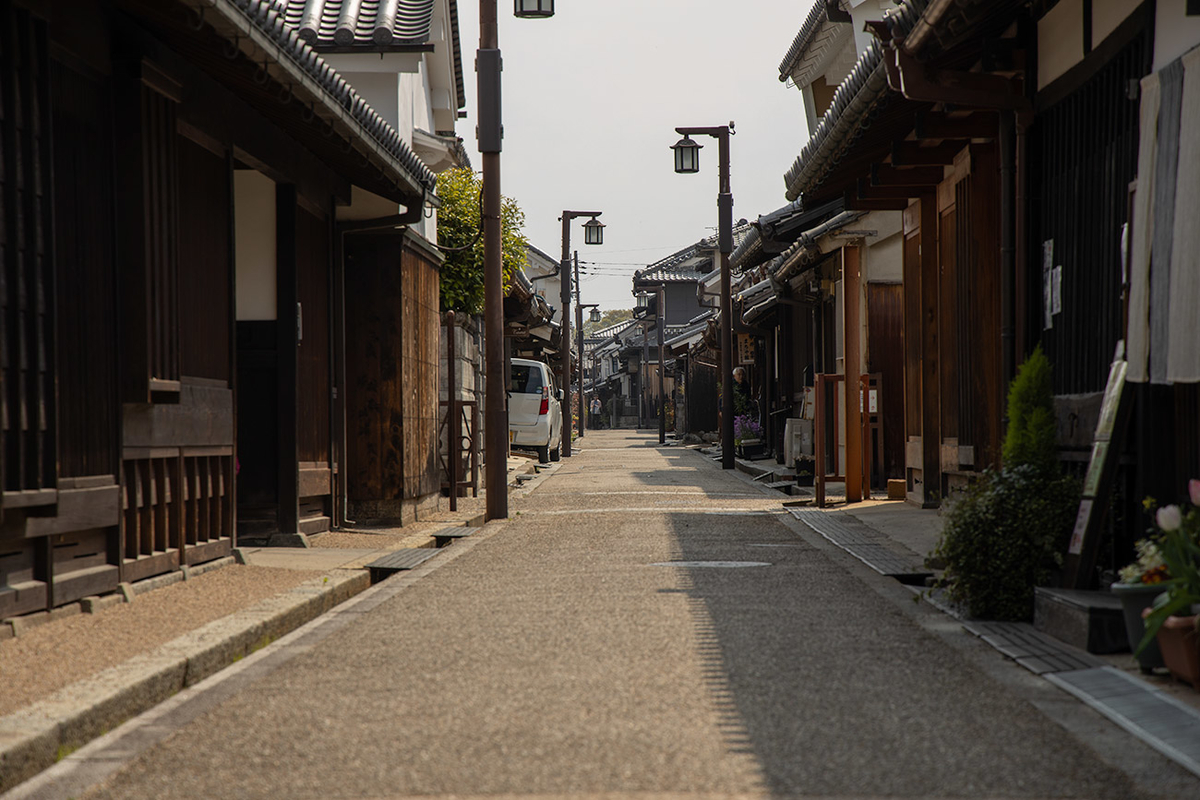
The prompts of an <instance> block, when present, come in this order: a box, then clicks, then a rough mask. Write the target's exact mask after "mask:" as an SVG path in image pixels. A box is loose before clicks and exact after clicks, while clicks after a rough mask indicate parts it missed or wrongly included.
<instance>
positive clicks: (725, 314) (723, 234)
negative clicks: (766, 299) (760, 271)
mask: <svg viewBox="0 0 1200 800" xmlns="http://www.w3.org/2000/svg"><path fill="white" fill-rule="evenodd" d="M675 132H676V133H678V134H680V135H682V136H683V137H684V138H682V139H680V140H679V141H678V142H676V143H675V144H674V145H672V147H671V149H672V150H674V151H675V171H676V172H678V173H681V174H687V173H695V172H699V171H700V148H701V145H699V144H697V143H696V142H694V141H693V140H692V139H691V137H692V136H693V135H695V136H712V137H715V138H716V140H717V142H718V148H717V155H718V162H719V163H718V176H719V177H718V189H717V225H718V228H717V249H718V250H719V251H720V253H721V259H720V260H721V467H722V468H723V469H733V467H734V463H733V456H734V452H733V327H732V325H733V303H732V300H731V298H730V287H729V284H730V278H729V254H730V253H732V252H733V194H732V193H731V192H730V189H729V137H730V136H733V135H734V133H735V132H734V130H733V123H732V122H730V123H729V124H728V125H718V126H716V127H712V128H676V129H675Z"/></svg>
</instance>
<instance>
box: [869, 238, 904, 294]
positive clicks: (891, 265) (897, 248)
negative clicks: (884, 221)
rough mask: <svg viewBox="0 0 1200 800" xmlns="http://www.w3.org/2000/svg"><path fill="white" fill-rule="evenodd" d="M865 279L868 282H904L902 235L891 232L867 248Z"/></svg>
mask: <svg viewBox="0 0 1200 800" xmlns="http://www.w3.org/2000/svg"><path fill="white" fill-rule="evenodd" d="M867 252H868V254H869V255H868V257H867V281H868V282H869V283H903V282H904V236H903V234H900V233H895V234H892V235H891V236H888V237H887V238H885V239H880V240H878V241H875V242H873V243H872V244H871V246H870V247H868V248H867Z"/></svg>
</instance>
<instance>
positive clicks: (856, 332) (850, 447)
mask: <svg viewBox="0 0 1200 800" xmlns="http://www.w3.org/2000/svg"><path fill="white" fill-rule="evenodd" d="M841 252H842V308H843V313H842V322H843V328H844V330H843V339H842V341H843V342H844V347H843V350H842V352H843V359H842V364H843V372H844V375H845V381H844V383H843V384H842V388H843V391H842V399H843V402H844V403H845V415H846V464H845V474H846V502H847V503H857V502H859V501H860V500H862V491H863V485H862V484H863V480H862V476H863V454H862V450H863V439H862V405H861V403H862V392H861V391H860V389H859V378H860V376H861V374H862V369H861V366H862V358H861V347H860V340H861V338H862V337H861V335H860V331H861V317H862V314H861V313H860V312H861V310H862V275H861V258H862V252H861V250H860V248H859V247H858V246H857V245H847V246H846V247H843V248H842V251H841Z"/></svg>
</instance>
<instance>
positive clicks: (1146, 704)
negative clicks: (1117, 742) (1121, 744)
mask: <svg viewBox="0 0 1200 800" xmlns="http://www.w3.org/2000/svg"><path fill="white" fill-rule="evenodd" d="M1046 679H1047V680H1049V681H1050V682H1051V683H1053V684H1054V685H1055V686H1058V687H1059V688H1061V689H1063V690H1065V691H1067V692H1070V693H1071V694H1073V695H1075V696H1076V697H1078V698H1079V699H1080V700H1082V701H1083V702H1085V703H1087V704H1088V705H1089V706H1091V707H1092V708H1094V709H1096V710H1097V711H1099V712H1100V713H1101V714H1103V715H1104V716H1106V717H1108V718H1109V719H1111V720H1112V721H1113V722H1115V723H1117V724H1118V725H1120V726H1121V727H1122V728H1124V729H1125V730H1127V731H1129V732H1130V733H1132V734H1133V735H1134V736H1137V737H1138V738H1139V739H1141V740H1142V741H1144V742H1146V744H1148V745H1150V746H1151V747H1153V748H1154V749H1155V750H1157V751H1158V752H1160V753H1162V754H1163V755H1165V756H1166V757H1167V758H1170V759H1171V760H1173V761H1176V762H1178V763H1179V764H1181V765H1182V766H1183V767H1185V768H1186V769H1188V770H1190V771H1191V772H1194V773H1195V774H1197V775H1200V713H1197V712H1196V710H1195V709H1193V708H1190V707H1188V706H1186V705H1184V704H1183V703H1181V702H1179V701H1178V700H1176V699H1175V698H1173V697H1170V696H1169V695H1167V694H1166V693H1164V692H1163V691H1161V690H1159V689H1156V688H1155V687H1153V686H1151V685H1149V684H1147V683H1146V682H1145V681H1142V680H1139V679H1138V678H1135V677H1133V676H1132V675H1126V674H1125V673H1124V672H1121V671H1120V670H1118V669H1115V668H1114V667H1101V668H1098V669H1085V670H1078V671H1074V672H1059V673H1055V674H1054V675H1047V676H1046Z"/></svg>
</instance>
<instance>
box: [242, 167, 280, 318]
mask: <svg viewBox="0 0 1200 800" xmlns="http://www.w3.org/2000/svg"><path fill="white" fill-rule="evenodd" d="M233 191H234V199H233V212H234V239H235V243H234V244H235V257H236V259H237V262H236V269H237V272H236V274H237V289H236V301H237V319H238V321H239V322H240V321H247V320H259V321H261V320H273V319H276V318H277V308H276V301H277V296H276V280H275V268H276V253H275V237H276V232H275V182H274V181H272V180H271V179H270V178H268V177H267V176H265V175H263V174H262V173H261V172H256V171H254V170H252V169H239V170H237V171H235V172H234V174H233Z"/></svg>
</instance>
